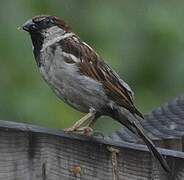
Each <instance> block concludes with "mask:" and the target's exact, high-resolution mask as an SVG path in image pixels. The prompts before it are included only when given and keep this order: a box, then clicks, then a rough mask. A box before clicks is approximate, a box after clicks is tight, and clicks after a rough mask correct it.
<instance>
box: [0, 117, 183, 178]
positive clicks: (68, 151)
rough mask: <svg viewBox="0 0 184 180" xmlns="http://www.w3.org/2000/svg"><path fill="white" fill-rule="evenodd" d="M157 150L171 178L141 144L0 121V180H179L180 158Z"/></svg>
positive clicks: (181, 168)
mask: <svg viewBox="0 0 184 180" xmlns="http://www.w3.org/2000/svg"><path fill="white" fill-rule="evenodd" d="M108 147H114V148H115V149H118V150H119V153H117V154H116V158H114V159H115V160H116V161H117V162H116V166H117V167H116V171H114V170H113V164H112V162H113V161H112V157H114V156H112V152H111V151H109V150H108V149H109V148H108ZM159 150H160V151H161V153H162V154H164V155H165V156H166V157H167V158H166V159H167V161H168V163H169V165H170V167H171V168H172V170H173V177H171V175H169V176H167V175H166V174H165V172H164V171H163V170H162V168H161V167H160V165H159V163H158V162H157V160H155V159H154V158H153V157H152V156H151V155H150V153H149V152H148V150H147V148H146V146H144V145H141V144H134V143H126V142H117V141H113V140H111V139H100V138H91V137H83V136H77V135H73V134H65V133H64V132H62V131H61V130H52V129H46V128H41V127H37V126H32V125H27V124H23V123H13V122H7V121H0V180H78V179H80V180H113V179H114V177H115V178H116V179H117V180H118V179H119V180H151V179H154V180H169V179H176V180H182V179H184V153H183V152H179V151H172V150H166V149H159ZM75 167H80V169H81V172H80V173H76V174H75V173H74V172H73V171H71V169H73V168H75ZM114 172H116V173H117V174H116V175H114V174H113V173H114ZM116 179H115V180H116Z"/></svg>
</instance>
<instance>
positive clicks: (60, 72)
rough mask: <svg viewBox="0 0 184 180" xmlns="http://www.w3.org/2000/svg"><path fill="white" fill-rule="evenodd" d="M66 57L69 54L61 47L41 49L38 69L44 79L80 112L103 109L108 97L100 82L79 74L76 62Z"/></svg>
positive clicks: (59, 95)
mask: <svg viewBox="0 0 184 180" xmlns="http://www.w3.org/2000/svg"><path fill="white" fill-rule="evenodd" d="M66 56H67V58H66ZM71 58H72V57H71ZM66 59H67V60H66ZM68 59H70V54H67V55H66V54H65V53H63V52H62V49H61V48H56V49H55V52H54V53H53V50H52V49H51V47H48V48H46V49H45V50H44V51H42V52H41V56H40V61H41V62H42V63H41V66H40V67H39V70H40V73H41V74H42V76H43V78H44V80H45V81H46V82H47V83H48V84H49V86H50V87H51V88H52V89H53V91H54V92H55V93H56V95H57V96H58V97H59V98H61V99H62V100H64V101H65V102H66V103H68V104H69V105H71V106H73V107H74V108H75V109H77V110H79V111H81V112H88V111H89V109H90V108H94V109H96V110H97V111H101V109H104V105H106V104H107V103H108V99H107V97H106V94H105V92H104V89H103V87H102V84H101V83H100V82H97V81H96V80H93V79H91V78H89V77H87V76H84V75H81V74H80V73H79V69H78V66H77V62H76V63H69V62H68ZM74 60H75V59H74ZM75 61H76V60H75Z"/></svg>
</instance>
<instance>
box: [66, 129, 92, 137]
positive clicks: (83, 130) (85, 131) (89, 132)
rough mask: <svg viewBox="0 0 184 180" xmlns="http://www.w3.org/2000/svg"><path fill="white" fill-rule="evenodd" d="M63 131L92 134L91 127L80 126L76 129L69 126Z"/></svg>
mask: <svg viewBox="0 0 184 180" xmlns="http://www.w3.org/2000/svg"><path fill="white" fill-rule="evenodd" d="M64 132H66V133H76V134H81V135H86V136H91V135H92V134H93V129H92V128H90V127H81V128H77V129H76V128H73V127H71V128H66V129H64Z"/></svg>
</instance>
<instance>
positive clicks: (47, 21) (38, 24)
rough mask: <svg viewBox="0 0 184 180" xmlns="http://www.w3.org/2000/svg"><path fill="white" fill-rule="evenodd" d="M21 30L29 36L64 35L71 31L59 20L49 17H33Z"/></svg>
mask: <svg viewBox="0 0 184 180" xmlns="http://www.w3.org/2000/svg"><path fill="white" fill-rule="evenodd" d="M21 28H22V29H23V30H25V31H27V32H29V33H30V35H34V34H37V35H38V34H40V35H43V36H48V35H52V34H53V33H57V32H59V33H60V34H62V33H63V34H64V33H67V32H70V31H71V28H70V27H69V26H68V25H67V24H66V23H65V22H64V21H63V20H61V19H60V18H58V17H56V16H51V15H40V16H35V17H33V18H32V19H29V20H27V21H26V22H25V23H24V24H23V25H22V26H21Z"/></svg>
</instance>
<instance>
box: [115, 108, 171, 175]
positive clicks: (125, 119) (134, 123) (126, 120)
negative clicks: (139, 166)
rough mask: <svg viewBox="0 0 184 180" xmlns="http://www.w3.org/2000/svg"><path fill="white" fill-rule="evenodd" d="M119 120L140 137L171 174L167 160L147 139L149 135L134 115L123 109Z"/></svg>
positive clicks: (119, 112)
mask: <svg viewBox="0 0 184 180" xmlns="http://www.w3.org/2000/svg"><path fill="white" fill-rule="evenodd" d="M117 120H118V121H119V122H120V123H121V124H122V125H124V126H125V127H126V128H128V129H129V130H130V131H131V132H132V133H134V134H136V135H138V136H139V137H140V138H141V139H142V140H143V141H144V143H145V144H146V145H147V147H148V149H149V150H150V152H151V153H152V155H153V156H154V157H155V158H156V159H158V161H159V162H160V164H161V166H162V167H163V169H164V170H165V171H166V172H167V173H169V172H170V168H169V166H168V164H167V162H166V160H165V159H164V157H163V156H162V155H161V154H160V153H159V152H158V150H157V149H156V147H155V145H154V144H153V142H152V141H151V140H150V139H149V138H148V137H147V135H146V134H145V133H144V131H143V129H142V127H141V125H140V123H139V122H138V120H137V119H136V118H135V116H134V115H131V114H130V113H129V112H127V111H126V113H125V111H124V110H123V111H122V109H121V110H120V111H119V110H118V118H117Z"/></svg>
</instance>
